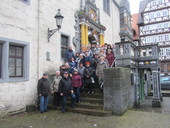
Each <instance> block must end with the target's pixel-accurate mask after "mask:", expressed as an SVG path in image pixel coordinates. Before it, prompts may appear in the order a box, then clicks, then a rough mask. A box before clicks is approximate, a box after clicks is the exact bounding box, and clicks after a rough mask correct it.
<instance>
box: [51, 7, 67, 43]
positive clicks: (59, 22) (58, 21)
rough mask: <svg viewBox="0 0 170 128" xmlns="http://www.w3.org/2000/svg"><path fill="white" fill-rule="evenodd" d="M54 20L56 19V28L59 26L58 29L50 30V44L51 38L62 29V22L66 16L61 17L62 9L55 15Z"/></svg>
mask: <svg viewBox="0 0 170 128" xmlns="http://www.w3.org/2000/svg"><path fill="white" fill-rule="evenodd" d="M54 18H55V19H56V26H57V28H56V29H52V30H50V29H49V28H48V42H49V39H50V37H51V36H52V35H53V34H54V33H55V32H56V31H59V30H60V29H61V25H62V20H63V18H64V16H62V15H61V13H60V9H58V13H57V14H56V15H55V17H54Z"/></svg>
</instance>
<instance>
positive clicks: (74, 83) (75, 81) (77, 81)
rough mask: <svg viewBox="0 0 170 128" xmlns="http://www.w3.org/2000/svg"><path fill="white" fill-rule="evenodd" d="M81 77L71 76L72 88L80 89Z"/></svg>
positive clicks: (77, 75)
mask: <svg viewBox="0 0 170 128" xmlns="http://www.w3.org/2000/svg"><path fill="white" fill-rule="evenodd" d="M81 85H82V82H81V76H80V75H79V74H73V76H72V87H81Z"/></svg>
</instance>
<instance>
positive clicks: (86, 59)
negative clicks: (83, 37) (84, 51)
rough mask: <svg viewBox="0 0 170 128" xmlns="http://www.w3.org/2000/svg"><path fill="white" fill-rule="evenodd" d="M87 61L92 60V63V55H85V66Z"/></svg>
mask: <svg viewBox="0 0 170 128" xmlns="http://www.w3.org/2000/svg"><path fill="white" fill-rule="evenodd" d="M86 62H90V64H91V63H92V57H91V56H85V57H84V66H86Z"/></svg>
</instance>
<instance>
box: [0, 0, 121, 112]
mask: <svg viewBox="0 0 170 128" xmlns="http://www.w3.org/2000/svg"><path fill="white" fill-rule="evenodd" d="M0 2H1V4H0V19H1V20H0V90H1V91H0V112H12V111H18V110H21V111H23V110H25V106H26V105H28V104H33V103H35V101H36V99H37V81H38V79H39V78H41V76H42V74H43V72H54V71H56V70H57V69H58V68H59V66H60V65H61V64H63V63H64V61H63V58H62V56H63V55H62V50H63V51H64V49H65V48H67V47H68V46H72V47H73V49H74V50H76V51H78V50H80V49H78V48H77V46H78V45H79V46H80V47H82V46H83V45H88V42H87V40H86V42H82V38H83V39H87V34H89V33H90V30H94V29H97V34H98V35H97V36H98V37H99V44H100V45H102V44H103V43H110V44H112V43H115V42H119V41H120V35H119V33H120V10H119V9H120V8H119V5H118V4H117V2H116V1H114V0H97V1H95V0H68V1H66V0H48V1H46V0H0ZM87 3H89V7H92V10H91V11H92V12H91V13H88V12H86V13H88V14H91V15H89V17H88V18H89V19H88V20H87V21H85V22H82V21H81V22H78V21H77V20H80V16H79V18H77V12H79V13H80V12H81V11H82V10H85V9H87V7H88V5H87ZM57 9H61V13H62V15H63V16H64V19H63V23H62V26H61V29H60V31H57V32H56V33H55V34H54V35H53V36H52V37H51V38H50V40H49V42H48V39H47V34H48V33H47V30H48V28H50V29H53V28H56V24H55V19H54V16H55V14H56V13H57ZM93 9H94V10H93ZM95 9H96V10H95ZM88 11H89V10H88ZM93 11H94V12H93ZM95 15H96V17H97V18H98V19H97V20H98V22H97V21H96V19H94V18H95ZM90 16H92V17H90ZM86 18H87V17H86ZM90 20H93V21H92V23H93V24H90V23H89V21H90ZM77 22H78V23H77ZM82 24H84V25H85V26H86V27H85V26H83V27H85V28H86V29H85V28H84V30H82V27H81V25H82ZM93 25H94V26H93ZM96 27H97V28H96ZM98 28H99V29H98ZM103 28H106V29H103ZM85 30H86V31H85ZM101 30H103V31H101ZM82 33H84V35H83V34H82ZM76 34H77V35H78V34H79V38H77V40H78V44H76V43H77V42H76V41H77V40H76ZM85 34H86V35H85ZM101 35H102V36H101ZM76 45H77V46H76Z"/></svg>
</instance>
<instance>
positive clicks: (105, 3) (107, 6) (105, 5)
mask: <svg viewBox="0 0 170 128" xmlns="http://www.w3.org/2000/svg"><path fill="white" fill-rule="evenodd" d="M103 10H104V11H105V12H106V13H107V14H108V15H110V0H103Z"/></svg>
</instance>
